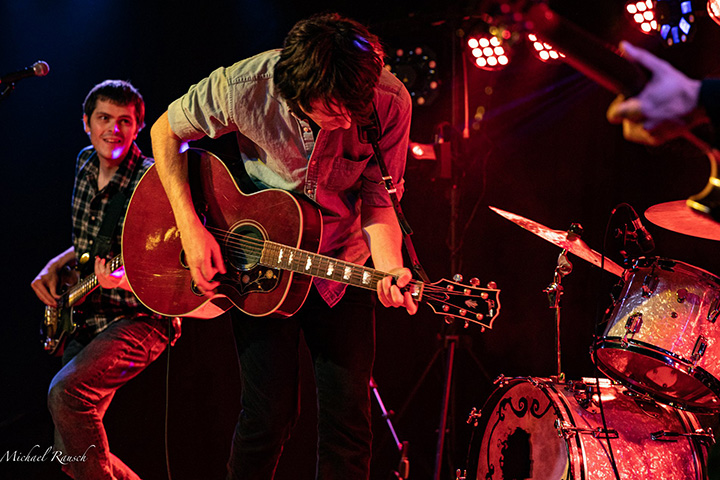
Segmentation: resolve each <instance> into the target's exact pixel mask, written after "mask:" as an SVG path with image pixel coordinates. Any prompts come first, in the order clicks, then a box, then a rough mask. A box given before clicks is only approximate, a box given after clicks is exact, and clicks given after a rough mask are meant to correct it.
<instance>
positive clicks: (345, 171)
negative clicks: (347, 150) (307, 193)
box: [325, 155, 372, 192]
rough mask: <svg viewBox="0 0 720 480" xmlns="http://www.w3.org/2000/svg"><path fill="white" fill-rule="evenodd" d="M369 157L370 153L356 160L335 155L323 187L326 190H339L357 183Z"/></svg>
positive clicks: (349, 187) (347, 188)
mask: <svg viewBox="0 0 720 480" xmlns="http://www.w3.org/2000/svg"><path fill="white" fill-rule="evenodd" d="M371 157H372V155H369V156H367V157H363V158H360V159H358V160H351V159H349V158H344V157H335V159H334V160H333V162H332V168H331V169H330V171H329V172H328V176H327V182H326V184H325V187H326V188H327V189H328V190H331V191H335V192H339V191H343V190H349V189H351V188H352V187H354V186H356V185H359V184H360V177H361V176H362V173H363V171H364V170H365V167H366V166H367V163H368V161H370V158H371Z"/></svg>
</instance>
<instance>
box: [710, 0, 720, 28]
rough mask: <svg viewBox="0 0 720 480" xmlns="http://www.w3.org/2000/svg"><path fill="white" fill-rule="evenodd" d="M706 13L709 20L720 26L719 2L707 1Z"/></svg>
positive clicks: (718, 0)
mask: <svg viewBox="0 0 720 480" xmlns="http://www.w3.org/2000/svg"><path fill="white" fill-rule="evenodd" d="M707 11H708V15H710V18H712V19H713V20H714V21H715V23H717V24H718V25H720V0H708V2H707Z"/></svg>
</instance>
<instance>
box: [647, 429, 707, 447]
mask: <svg viewBox="0 0 720 480" xmlns="http://www.w3.org/2000/svg"><path fill="white" fill-rule="evenodd" d="M650 438H652V439H653V440H656V441H660V442H677V441H678V439H680V438H691V439H694V440H698V441H700V442H702V443H703V445H708V446H710V445H714V444H715V435H713V431H712V429H711V428H708V429H707V430H704V429H702V428H699V429H697V430H695V431H694V432H692V433H681V432H669V431H667V430H661V431H659V432H654V433H651V434H650Z"/></svg>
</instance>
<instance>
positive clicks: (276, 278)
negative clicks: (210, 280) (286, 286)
mask: <svg viewBox="0 0 720 480" xmlns="http://www.w3.org/2000/svg"><path fill="white" fill-rule="evenodd" d="M280 275H282V273H281V271H280V270H277V269H272V268H268V267H263V266H260V265H258V266H256V267H253V268H251V269H249V270H239V269H235V268H228V272H227V273H226V274H225V275H220V276H219V277H218V279H219V280H220V282H221V283H223V284H229V286H231V287H232V288H233V289H235V290H236V291H237V293H239V294H240V295H247V294H248V293H269V292H272V291H273V290H275V288H276V287H277V286H278V284H279V283H280Z"/></svg>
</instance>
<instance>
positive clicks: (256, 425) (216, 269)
mask: <svg viewBox="0 0 720 480" xmlns="http://www.w3.org/2000/svg"><path fill="white" fill-rule="evenodd" d="M382 59H383V53H382V49H381V47H380V44H379V42H378V39H377V37H375V36H374V35H373V34H371V33H370V32H368V31H367V29H366V28H365V27H363V26H362V25H360V24H358V23H357V22H355V21H353V20H349V19H346V18H342V17H340V16H339V15H337V14H328V15H322V16H316V17H312V18H310V19H308V20H304V21H301V22H299V23H297V24H296V25H295V26H294V27H293V29H292V30H291V31H290V33H289V34H288V36H287V38H286V40H285V45H284V48H283V49H282V50H276V51H268V52H265V53H261V54H259V55H256V56H254V57H252V58H249V59H246V60H242V61H240V62H238V63H236V64H235V65H232V66H230V67H227V68H219V69H217V70H215V71H214V72H212V73H211V74H210V76H209V77H207V78H205V79H203V80H201V81H200V82H199V83H198V84H196V85H194V86H192V87H190V89H189V91H188V92H187V93H186V94H185V95H184V96H183V97H181V98H180V99H178V100H176V101H175V102H173V103H172V104H171V105H170V107H169V109H168V111H167V112H166V113H165V114H163V115H162V116H161V117H160V119H159V120H158V121H157V122H156V123H155V125H153V127H152V132H151V136H152V140H153V151H154V154H155V157H156V161H157V163H156V166H157V172H158V174H159V176H160V180H161V181H162V185H163V187H164V189H165V191H166V193H167V196H168V199H169V200H170V203H171V205H172V208H173V212H174V216H175V221H176V223H177V227H178V229H179V230H180V232H181V238H182V246H183V249H184V253H185V257H186V262H187V264H188V266H189V268H190V271H191V273H192V278H193V280H194V282H195V283H196V284H197V286H198V287H199V289H201V290H202V291H204V292H206V294H208V295H212V292H213V289H214V288H216V287H217V286H218V285H219V283H218V282H217V280H216V279H214V277H215V275H216V274H218V273H225V271H226V268H225V263H224V260H223V258H222V255H221V249H220V247H219V244H218V242H217V240H216V239H215V238H214V237H213V235H212V234H211V233H210V232H209V231H208V230H207V229H206V228H205V227H204V225H203V221H202V219H201V218H199V217H198V214H197V213H196V210H195V206H194V205H193V201H192V197H191V190H190V184H189V181H188V163H187V157H186V155H185V154H183V153H180V150H181V144H182V143H183V142H186V141H189V140H196V139H199V138H201V137H204V136H209V137H212V138H217V137H219V136H221V135H224V134H227V133H234V134H236V135H237V137H238V141H239V142H238V143H239V145H240V149H241V152H242V155H243V161H244V165H245V170H246V171H247V173H248V175H249V177H250V179H251V180H252V183H254V184H255V186H256V187H257V188H258V189H265V188H269V187H270V188H278V189H283V190H286V191H290V192H293V193H294V194H297V195H300V196H303V197H304V198H305V199H307V200H310V201H311V202H313V203H314V204H315V205H316V206H317V207H318V208H319V209H320V210H321V212H322V214H323V225H322V228H323V238H322V244H321V246H320V253H321V254H323V255H327V256H330V257H334V258H338V259H340V260H343V261H348V262H353V263H359V264H362V263H364V262H365V261H366V260H367V259H368V258H369V257H370V256H372V261H373V263H374V266H375V267H376V268H377V269H379V270H381V271H384V272H389V273H392V274H395V275H398V279H397V282H396V283H397V284H395V282H393V281H392V279H393V277H386V278H384V279H383V280H381V281H380V282H378V286H377V295H378V297H379V299H380V301H381V303H382V304H383V305H385V306H393V307H401V306H402V307H405V308H406V309H407V311H408V312H409V313H410V314H414V313H415V312H416V310H417V305H416V303H415V302H414V301H413V299H412V297H411V295H410V294H409V293H408V292H405V293H403V292H402V291H401V290H400V288H402V287H403V286H405V285H406V284H407V283H408V282H409V281H410V279H411V274H410V271H409V270H408V269H407V268H404V267H403V260H402V253H401V244H402V235H401V232H400V228H399V226H398V223H397V220H396V218H395V213H394V211H393V208H392V204H391V202H390V198H389V197H388V194H387V192H386V191H385V189H384V187H383V178H382V174H381V173H380V169H379V168H378V165H377V163H376V162H375V161H374V160H372V153H373V151H372V148H371V145H370V144H368V143H363V142H362V140H361V135H360V128H359V127H362V126H365V125H368V124H369V123H370V121H371V118H372V116H373V115H372V113H373V107H374V108H375V109H376V111H377V117H378V119H379V129H380V132H381V138H380V141H379V144H380V148H381V150H382V151H383V153H384V157H385V163H386V164H387V166H388V170H389V173H390V175H391V176H392V177H393V179H394V181H395V184H396V187H397V191H398V194H402V191H403V173H404V169H405V158H406V152H407V142H408V135H409V128H410V117H411V101H410V96H409V94H408V92H407V90H406V89H405V88H404V86H403V85H402V83H401V82H400V81H399V80H398V79H396V78H395V77H394V76H393V75H392V74H390V73H389V72H388V71H387V70H385V69H383V60H382ZM130 282H131V283H132V278H131V279H130ZM373 309H374V297H373V296H372V295H371V292H369V291H367V290H361V289H357V288H352V287H351V288H347V289H346V287H345V285H343V284H340V283H336V282H332V281H328V280H325V279H322V278H315V279H314V280H313V288H312V289H311V291H310V294H309V296H308V298H307V299H306V301H305V303H304V305H303V307H302V308H301V309H300V310H299V311H298V312H297V313H295V314H294V315H293V316H291V317H289V318H282V319H277V318H270V319H266V318H260V319H259V318H254V317H250V316H247V315H242V314H241V313H240V312H239V311H238V310H236V309H233V312H234V316H235V318H234V320H233V322H234V329H235V336H236V339H237V347H238V348H237V350H238V355H239V360H240V365H241V375H242V382H243V383H242V398H241V402H242V413H241V415H240V418H239V420H238V424H237V427H236V431H235V436H234V439H233V446H232V451H231V456H230V460H229V462H228V469H229V478H255V479H259V478H266V479H269V478H272V476H273V474H274V471H275V468H276V465H277V462H278V459H279V457H280V453H281V451H282V446H283V444H284V442H285V441H286V440H287V438H288V437H289V435H290V431H291V428H292V425H293V424H294V422H295V420H296V418H297V415H298V405H299V402H298V393H299V391H298V369H299V366H298V345H299V341H300V334H301V332H302V333H303V335H304V338H305V341H306V343H307V344H308V347H309V349H310V352H311V354H312V359H313V363H314V369H315V378H316V386H317V391H318V404H319V412H318V423H319V426H318V433H319V445H318V478H347V479H363V478H368V474H369V473H368V472H369V464H370V454H371V436H372V435H371V429H370V406H371V405H370V390H369V380H370V376H371V372H372V366H373V358H374V349H375V340H374V335H375V333H374V314H373Z"/></svg>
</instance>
